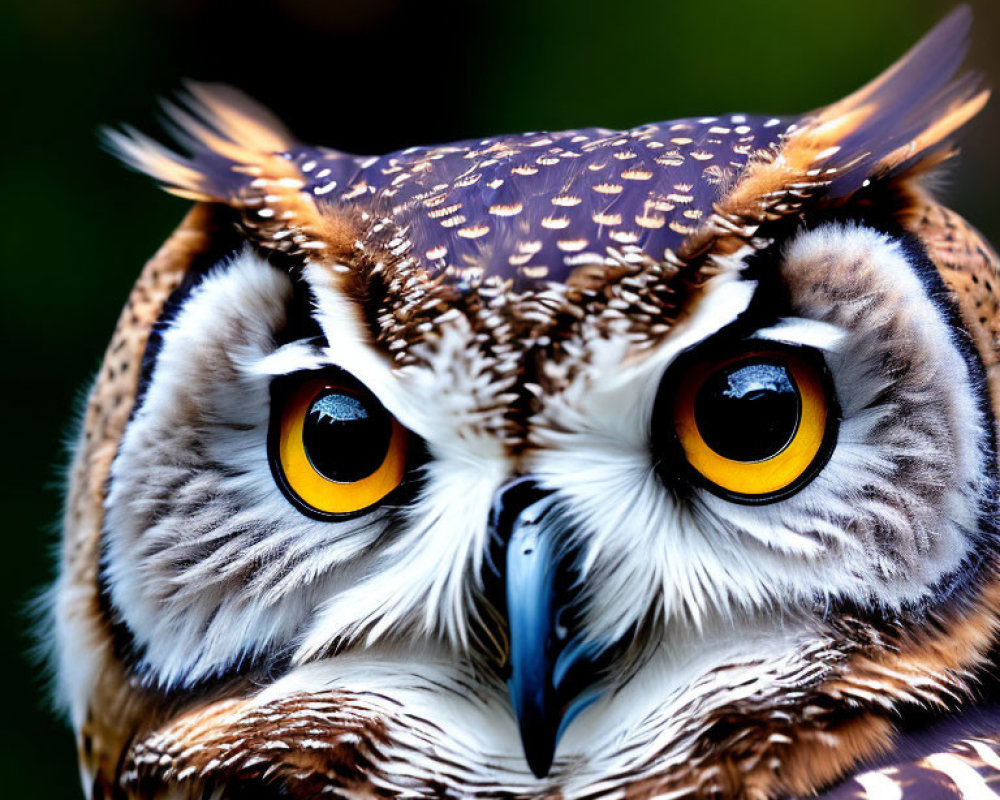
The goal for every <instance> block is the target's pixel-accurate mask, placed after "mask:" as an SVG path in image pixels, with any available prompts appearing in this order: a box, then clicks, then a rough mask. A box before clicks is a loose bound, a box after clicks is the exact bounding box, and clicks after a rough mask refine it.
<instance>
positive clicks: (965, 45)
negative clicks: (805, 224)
mask: <svg viewBox="0 0 1000 800" xmlns="http://www.w3.org/2000/svg"><path fill="white" fill-rule="evenodd" d="M971 27H972V11H971V9H970V8H969V6H967V5H964V4H963V5H960V6H958V7H957V8H956V9H955V10H954V11H952V12H951V13H950V14H949V15H948V16H947V17H945V18H944V19H943V20H942V21H941V22H940V23H938V25H937V26H936V27H935V28H934V29H933V30H931V31H930V32H929V33H928V34H927V35H926V36H924V38H923V39H921V40H920V41H919V42H918V43H917V44H916V45H915V46H914V47H913V48H912V49H911V50H910V51H909V52H908V53H907V54H906V55H905V56H903V57H902V58H901V59H900V60H899V61H897V62H896V63H895V64H893V65H892V66H891V67H890V68H889V69H887V70H886V71H885V72H883V73H882V74H881V75H880V76H879V77H877V78H876V79H875V80H873V81H871V82H870V83H868V84H867V85H866V86H864V87H862V88H861V89H859V90H858V91H856V92H854V93H853V94H851V95H849V96H848V97H846V98H844V99H843V100H841V101H839V102H837V103H834V104H833V105H830V106H827V107H826V108H824V109H821V110H820V111H818V112H816V113H815V114H812V115H809V116H807V117H806V118H805V119H804V120H803V123H802V126H801V129H800V130H799V131H798V132H797V133H796V134H794V135H793V136H792V137H791V138H790V140H789V142H788V145H787V149H792V148H801V149H812V150H816V149H819V150H820V152H826V153H828V154H829V156H828V158H827V159H820V160H822V161H824V163H823V169H824V171H827V174H829V175H832V176H833V177H832V183H831V184H830V187H829V190H828V192H827V194H828V196H829V197H830V198H831V199H834V198H838V197H842V196H845V195H848V194H850V193H851V192H853V191H856V190H857V189H859V188H861V187H862V186H863V185H865V182H866V181H868V182H872V181H878V180H885V179H887V178H893V177H896V176H899V175H902V174H906V173H912V172H922V171H924V170H926V169H929V168H932V167H934V166H936V165H937V164H939V163H940V162H941V161H943V160H944V159H946V158H948V157H949V156H950V155H952V154H953V153H954V144H953V138H952V137H953V135H954V134H955V133H956V132H957V131H958V130H959V129H960V128H962V127H963V126H964V125H965V124H966V123H967V122H968V121H969V120H970V119H972V118H973V117H974V116H975V115H976V114H978V113H979V112H980V111H981V110H982V109H983V107H984V106H985V105H986V102H987V100H988V99H989V95H990V92H989V90H988V89H985V88H983V86H982V83H983V79H982V75H981V74H980V73H978V72H974V71H970V72H964V73H961V74H959V70H960V69H961V66H962V62H963V61H964V60H965V56H966V53H967V51H968V49H969V32H970V30H971Z"/></svg>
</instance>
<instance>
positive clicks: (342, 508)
mask: <svg viewBox="0 0 1000 800" xmlns="http://www.w3.org/2000/svg"><path fill="white" fill-rule="evenodd" d="M272 403H273V408H272V418H271V441H270V451H271V452H270V456H271V468H272V471H273V472H274V474H275V477H276V478H277V480H278V483H279V485H280V486H281V488H282V490H283V491H284V492H285V494H286V495H287V496H288V497H289V499H290V500H292V502H293V503H294V504H295V505H296V506H298V507H299V508H300V509H301V510H303V511H305V512H306V513H308V514H311V515H313V516H318V517H328V516H339V515H344V514H354V513H357V512H359V511H364V510H365V509H367V508H371V507H372V506H374V505H375V504H376V503H378V502H379V501H381V500H383V499H384V498H385V497H386V496H387V495H388V494H389V493H390V492H392V491H393V489H395V488H396V487H398V486H399V484H400V483H402V480H403V476H404V474H405V472H406V451H407V439H408V435H407V431H406V429H405V428H403V426H402V425H400V424H399V423H398V422H397V421H396V420H395V418H394V417H393V416H392V415H391V414H390V413H389V412H388V411H386V409H385V407H384V406H383V405H382V404H381V403H380V402H379V401H378V400H377V399H376V398H375V396H374V395H373V394H372V393H371V392H369V391H368V390H367V389H365V388H364V387H363V386H362V385H361V384H360V383H358V382H357V381H355V380H353V379H352V378H350V376H348V375H334V376H329V375H328V376H325V377H317V378H310V379H306V380H304V381H301V382H299V383H297V384H294V385H293V386H292V387H291V388H287V387H283V388H282V389H281V390H279V391H275V392H273V393H272Z"/></svg>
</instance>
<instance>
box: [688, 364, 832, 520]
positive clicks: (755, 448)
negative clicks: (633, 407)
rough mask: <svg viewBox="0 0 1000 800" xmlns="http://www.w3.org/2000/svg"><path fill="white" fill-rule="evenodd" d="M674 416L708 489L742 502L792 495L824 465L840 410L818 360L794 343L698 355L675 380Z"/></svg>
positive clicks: (689, 460) (692, 462)
mask: <svg viewBox="0 0 1000 800" xmlns="http://www.w3.org/2000/svg"><path fill="white" fill-rule="evenodd" d="M676 386H677V388H676V394H675V395H674V403H673V421H674V426H675V429H676V432H677V439H678V441H679V442H680V445H681V449H682V450H683V452H684V457H685V458H686V459H687V462H688V463H689V464H690V465H691V466H692V467H693V468H694V469H695V471H696V472H697V473H698V475H700V476H701V477H702V478H703V479H704V481H705V482H706V484H707V485H708V488H710V489H712V490H713V491H715V492H716V493H717V494H721V495H722V496H724V497H727V498H729V499H732V500H737V501H740V502H749V503H756V502H767V501H772V500H778V499H781V498H783V497H787V496H788V495H789V494H791V493H793V492H795V491H797V490H798V489H800V488H802V486H804V485H805V484H806V483H807V482H808V481H809V480H811V479H812V478H813V477H814V476H815V474H816V473H817V472H818V471H819V469H820V468H821V467H822V466H823V464H824V463H825V462H826V459H827V458H828V456H829V453H830V451H831V448H832V446H833V439H834V437H835V429H836V425H835V423H836V410H835V408H832V407H831V406H832V405H834V403H833V398H832V392H831V391H830V388H829V382H828V381H827V379H826V375H825V373H824V371H823V369H822V367H821V365H820V364H819V363H818V362H817V361H816V360H814V359H811V358H807V357H805V356H804V355H803V354H801V353H799V352H798V351H796V350H793V349H791V348H787V349H782V348H776V349H768V348H767V347H766V345H764V346H762V348H761V349H759V350H756V349H750V350H745V351H743V352H741V353H739V354H738V355H729V356H726V357H722V358H717V359H708V360H700V361H696V362H695V363H693V364H692V365H691V366H689V367H687V368H686V370H685V371H684V372H683V373H682V374H681V376H680V378H679V380H678V382H677V384H676Z"/></svg>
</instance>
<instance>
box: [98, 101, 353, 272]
mask: <svg viewBox="0 0 1000 800" xmlns="http://www.w3.org/2000/svg"><path fill="white" fill-rule="evenodd" d="M186 89H187V91H186V93H184V94H182V95H181V97H180V98H179V99H180V102H179V103H170V102H164V103H163V109H164V112H165V114H166V124H167V128H168V129H169V130H170V132H171V133H172V135H173V137H174V139H175V140H176V141H177V143H178V144H179V145H181V147H183V148H184V149H185V150H187V151H188V155H184V154H182V153H179V152H176V151H174V150H171V149H170V148H168V147H165V146H163V145H162V144H160V143H159V142H157V141H155V140H154V139H152V138H150V137H148V136H146V135H145V134H143V133H140V132H139V131H136V130H135V129H133V128H130V127H127V126H123V127H122V129H121V130H113V129H105V130H104V131H103V140H104V144H105V147H106V148H107V149H108V150H109V151H110V152H111V153H112V154H113V155H114V156H116V157H117V158H118V159H120V160H121V161H122V162H124V163H125V164H126V165H128V166H129V167H131V168H132V169H135V170H137V171H138V172H142V173H144V174H146V175H149V176H150V177H152V178H154V179H156V180H157V181H158V182H159V183H160V185H161V186H162V187H163V188H164V189H165V190H166V191H168V192H170V193H171V194H175V195H178V196H179V197H184V198H187V199H189V200H196V201H199V202H207V203H217V204H223V205H226V206H229V207H230V208H232V209H234V210H235V211H237V212H238V213H239V215H240V218H241V221H242V226H241V227H242V229H243V230H244V231H245V232H246V233H247V234H248V236H249V238H250V239H251V241H253V242H254V243H255V244H257V245H259V246H260V247H262V248H264V249H268V250H277V251H280V252H283V253H290V254H298V255H301V254H309V255H316V254H319V253H323V252H324V251H325V252H326V253H328V254H331V255H336V254H337V253H338V252H339V251H340V250H342V249H343V242H344V240H345V234H344V230H343V229H344V225H343V220H339V219H337V218H336V215H332V214H330V213H324V212H323V211H322V210H321V209H320V208H319V207H318V203H317V196H316V193H315V192H312V191H310V189H309V188H308V186H307V184H308V181H307V180H306V178H307V175H306V174H305V172H307V171H308V169H309V167H306V166H305V164H308V163H309V161H308V159H313V163H314V164H315V158H314V156H312V155H303V154H305V153H309V154H311V153H314V152H315V151H314V150H309V149H306V148H303V147H302V146H301V145H300V144H299V143H298V142H297V141H296V140H295V138H294V137H293V136H292V135H291V134H290V133H289V132H288V130H287V129H286V128H285V127H284V125H282V123H281V122H280V121H279V120H278V119H277V118H276V117H275V116H274V115H273V114H271V112H270V111H268V110H267V109H265V108H263V107H262V106H260V105H258V104H257V103H255V102H254V101H253V100H251V99H250V98H248V97H246V96H245V95H244V94H242V93H241V92H239V91H237V90H235V89H232V88H230V87H228V86H221V85H215V84H211V85H210V84H201V83H193V82H192V83H188V84H186ZM322 156H323V166H324V168H325V169H326V172H328V173H332V172H336V177H337V178H341V177H342V175H341V173H351V174H353V172H354V171H355V170H356V169H357V164H356V162H355V159H354V158H353V157H351V156H348V155H346V154H343V153H338V152H335V151H332V150H324V151H323V152H322ZM346 239H347V240H348V241H353V235H351V236H347V237H346Z"/></svg>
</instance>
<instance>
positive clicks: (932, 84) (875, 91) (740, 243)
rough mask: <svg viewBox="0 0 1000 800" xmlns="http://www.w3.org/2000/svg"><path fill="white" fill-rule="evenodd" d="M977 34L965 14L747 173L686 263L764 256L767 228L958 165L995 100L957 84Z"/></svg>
mask: <svg viewBox="0 0 1000 800" xmlns="http://www.w3.org/2000/svg"><path fill="white" fill-rule="evenodd" d="M971 25H972V12H971V10H970V9H969V7H968V6H967V5H961V6H959V7H958V8H956V9H955V10H954V11H952V12H951V13H950V14H949V15H948V16H947V17H945V18H944V19H943V20H942V21H941V22H940V23H938V25H937V26H936V27H935V28H934V29H933V30H932V31H930V33H928V34H927V35H926V36H924V38H923V39H921V40H920V41H919V42H918V43H917V44H916V45H915V46H914V47H913V48H912V49H911V50H910V51H909V52H908V53H907V54H906V55H904V56H903V57H902V58H901V59H900V60H899V61H897V62H896V63H895V64H893V65H892V66H891V67H889V69H887V70H886V71H885V72H883V73H882V74H881V75H880V76H879V77H877V78H876V79H875V80H873V81H871V82H870V83H869V84H867V85H866V86H864V87H862V88H861V89H859V90H858V91H856V92H854V93H853V94H851V95H849V96H848V97H846V98H844V99H843V100H840V101H839V102H836V103H834V104H832V105H829V106H827V107H825V108H822V109H819V110H818V111H815V112H813V113H810V114H806V115H804V116H803V117H802V119H800V120H799V121H798V122H797V123H796V124H794V125H792V126H791V127H790V128H789V129H788V131H787V133H786V134H785V136H784V140H783V141H782V143H781V144H780V145H779V146H778V147H776V148H774V149H772V150H768V151H764V152H761V153H759V154H758V155H757V157H756V159H755V160H754V161H752V162H751V163H750V164H749V165H748V166H747V168H746V170H745V172H744V173H743V175H742V176H741V177H740V179H739V180H738V181H737V183H736V185H735V186H734V187H733V189H732V190H731V191H730V192H729V194H727V195H726V196H725V197H724V198H723V199H722V200H721V201H720V202H719V203H717V205H716V211H715V213H714V214H712V215H711V216H710V217H709V218H708V219H707V220H706V223H705V224H704V225H702V227H701V228H700V229H699V230H698V231H696V232H695V234H694V235H693V236H691V237H689V239H688V240H687V241H686V242H685V245H684V247H683V248H682V250H681V252H680V255H681V257H682V258H683V259H684V260H686V261H689V262H690V261H694V260H703V259H705V258H707V257H709V256H711V255H713V254H719V253H727V252H733V251H736V250H739V249H740V248H742V247H745V246H746V245H747V244H748V243H749V244H750V246H751V247H754V248H755V249H756V248H758V247H759V246H761V245H760V243H761V242H763V243H765V244H766V242H767V241H768V239H767V237H766V236H764V235H763V229H764V226H766V225H767V224H768V223H771V222H775V221H777V220H781V219H785V218H789V217H794V216H796V215H799V214H801V213H803V212H808V211H810V210H818V209H827V208H830V207H831V206H833V207H836V206H839V205H843V204H846V203H848V202H851V201H852V200H853V199H855V198H856V197H857V195H858V194H859V191H860V190H864V189H867V188H868V187H870V186H873V185H875V186H880V185H881V186H886V185H889V184H894V185H896V186H899V187H904V188H905V187H906V186H909V185H910V184H911V182H912V181H911V179H912V178H915V177H918V176H920V175H922V174H924V173H925V172H927V171H929V170H930V169H932V168H934V167H935V166H937V165H938V164H940V163H941V162H942V161H944V160H946V159H947V158H949V157H950V156H951V155H953V154H954V152H955V150H954V143H953V136H954V134H955V133H956V132H957V131H958V130H959V129H960V128H961V127H962V126H963V125H965V123H966V122H968V121H969V120H970V119H971V118H972V117H974V116H975V115H976V114H977V113H978V112H979V111H980V110H981V109H982V108H983V106H984V105H986V102H987V100H988V99H989V91H988V90H987V89H983V88H982V79H981V76H980V75H979V74H978V73H975V72H965V73H962V74H958V73H959V69H960V68H961V65H962V62H963V60H964V58H965V54H966V51H967V50H968V44H969V30H970V28H971ZM889 211H891V210H889Z"/></svg>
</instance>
